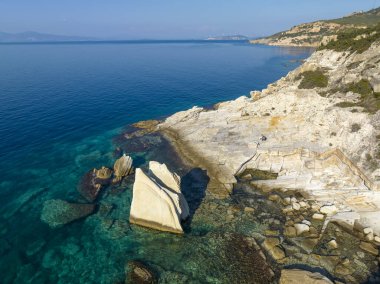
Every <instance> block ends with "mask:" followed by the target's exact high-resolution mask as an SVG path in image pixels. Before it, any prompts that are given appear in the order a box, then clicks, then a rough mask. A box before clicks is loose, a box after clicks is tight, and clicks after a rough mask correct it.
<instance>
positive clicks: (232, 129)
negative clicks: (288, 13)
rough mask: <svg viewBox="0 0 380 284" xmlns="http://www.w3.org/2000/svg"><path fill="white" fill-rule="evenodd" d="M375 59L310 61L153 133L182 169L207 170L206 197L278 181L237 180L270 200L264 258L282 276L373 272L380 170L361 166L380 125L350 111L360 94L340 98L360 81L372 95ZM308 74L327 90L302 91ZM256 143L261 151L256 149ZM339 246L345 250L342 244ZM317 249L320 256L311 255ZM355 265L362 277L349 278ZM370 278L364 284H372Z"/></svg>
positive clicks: (373, 117)
mask: <svg viewBox="0 0 380 284" xmlns="http://www.w3.org/2000/svg"><path fill="white" fill-rule="evenodd" d="M379 51H380V46H379V45H378V44H373V45H372V47H371V48H370V49H369V50H368V51H366V52H364V53H362V54H359V53H357V54H356V53H350V52H345V53H343V52H334V51H329V50H328V51H319V52H316V53H314V54H313V55H312V56H311V57H310V58H309V59H308V60H307V61H306V62H305V64H303V65H302V66H301V67H299V68H298V69H296V70H295V71H293V72H291V73H290V74H289V75H288V76H286V77H284V78H282V79H280V80H279V81H278V82H276V83H274V84H271V85H269V86H268V88H267V89H265V90H263V91H261V92H252V93H251V95H252V98H245V97H242V98H239V99H237V100H235V101H231V102H224V103H219V104H217V105H216V106H215V107H214V109H213V110H205V109H202V108H198V107H194V108H192V109H190V110H188V111H183V112H179V113H176V114H174V115H173V116H171V117H169V118H167V119H166V120H164V121H163V122H161V123H160V124H158V125H157V128H156V129H155V130H157V131H159V132H160V133H162V134H163V135H164V136H165V137H166V138H167V139H169V141H170V142H171V144H172V145H173V146H174V148H175V149H176V151H177V152H178V154H179V155H180V156H181V158H183V159H184V161H185V162H186V163H189V164H192V165H194V166H198V167H201V168H204V169H206V170H207V174H208V175H209V177H210V183H209V185H208V187H207V193H206V194H210V195H212V196H214V197H218V198H226V197H227V196H230V195H231V194H232V193H233V188H234V185H236V184H237V178H238V176H240V177H241V175H240V174H242V172H244V170H247V169H252V170H260V171H263V172H266V173H276V174H277V175H278V177H277V178H275V179H270V180H265V179H264V180H263V179H260V177H259V178H257V177H256V176H255V175H254V174H253V175H250V174H249V173H248V174H247V175H246V176H245V177H243V178H246V179H247V180H248V181H249V182H248V183H249V184H250V186H251V187H252V188H255V190H260V191H263V192H272V191H274V192H275V193H274V194H271V195H269V196H268V200H269V201H273V202H276V203H278V205H279V206H281V207H282V210H283V213H284V214H285V215H286V222H285V224H284V227H283V235H282V234H280V236H279V235H276V234H275V237H274V238H273V239H269V240H268V239H266V241H264V243H265V244H264V248H265V249H266V250H267V252H268V254H269V255H270V256H271V257H272V258H273V259H275V260H276V261H279V262H280V263H282V264H284V266H286V265H292V264H294V263H297V262H300V263H304V264H305V263H308V264H309V265H311V266H313V267H320V268H323V269H326V270H327V271H328V272H329V273H330V274H331V275H334V277H335V280H337V279H343V280H344V281H345V282H346V283H358V282H364V281H366V280H367V277H368V278H369V277H370V273H369V272H370V271H372V272H376V271H377V269H378V268H377V267H378V263H379V258H378V256H379V251H378V248H379V245H380V242H379V241H380V224H379V223H378V220H380V218H379V217H380V203H379V200H380V193H379V191H378V188H379V182H378V180H379V179H378V172H379V168H378V166H372V167H371V166H370V165H369V156H371V160H372V165H373V164H374V163H375V164H376V165H378V164H377V159H378V158H377V156H376V154H374V153H375V152H376V151H378V149H377V143H376V142H375V140H376V139H377V138H376V137H379V134H378V133H379V132H378V131H379V129H380V127H379V126H380V125H379V119H378V113H377V112H373V111H368V110H366V109H365V107H364V106H363V105H362V104H360V103H358V101H360V94H358V93H355V92H352V91H351V92H348V93H347V91H344V88H343V87H342V85H350V84H351V85H353V84H355V83H356V82H358V81H360V80H362V81H363V80H365V81H367V82H369V84H371V88H372V90H377V85H376V82H377V80H378V78H379V76H380V70H379V68H378V65H375V64H374V62H379V60H380V56H379V54H380V52H379ZM354 65H355V66H354ZM369 69H370V70H371V71H369ZM316 70H323V72H324V73H325V74H326V77H327V78H328V84H327V85H326V86H320V87H315V88H305V89H303V88H300V87H299V85H300V82H301V81H302V78H303V77H302V76H303V74H305V72H309V71H311V72H313V71H316ZM373 92H374V91H373ZM346 93H347V94H346ZM359 93H360V92H359ZM343 103H347V104H349V105H350V107H348V108H347V107H341V106H340V105H342V104H343ZM356 125H359V127H358V129H356V128H355V127H356ZM262 134H264V135H265V137H268V140H269V141H265V142H264V141H260V136H261V135H262ZM375 159H376V160H375ZM284 194H285V195H287V197H284V198H283V197H281V195H284ZM289 194H293V195H292V196H291V197H289ZM294 195H299V198H298V199H297V198H296V197H295V196H294ZM315 224H316V225H315ZM331 226H332V227H334V229H331V228H330V227H331ZM329 228H330V229H329ZM331 230H333V232H331ZM342 235H344V236H345V237H344V238H342ZM326 236H328V237H326ZM283 238H285V239H290V240H292V241H291V242H292V243H293V244H294V243H296V244H297V245H295V247H297V246H298V247H300V248H302V249H303V251H304V252H305V251H306V252H307V253H306V254H305V255H306V257H303V256H302V257H301V258H300V259H297V257H295V258H293V257H292V256H291V255H292V253H289V251H288V250H286V249H284V248H283V247H282V240H283ZM293 238H294V240H297V241H294V240H293ZM299 239H300V241H299ZM338 239H340V240H338ZM347 239H351V243H349V244H345V241H344V240H347ZM268 242H269V243H268ZM316 247H319V248H318V250H319V252H320V253H321V252H323V253H322V254H317V253H315V252H314V253H313V251H314V249H315V248H316ZM290 250H291V249H290ZM338 252H339V253H338ZM347 252H349V253H348V254H347ZM352 253H355V254H356V255H357V257H354V262H352V261H351V260H352V259H351V254H352ZM363 255H364V257H363ZM333 258H335V259H334V260H332V259H333ZM284 259H285V260H284ZM363 259H365V261H363ZM281 260H283V261H281ZM359 263H360V266H361V267H367V270H366V269H364V270H362V271H361V272H358V271H357V270H356V271H355V267H356V266H357V265H359ZM365 270H366V271H367V272H365ZM355 273H356V275H354V274H355ZM353 275H354V276H353ZM374 275H375V276H373V277H372V278H371V280H372V281H375V280H374V279H377V280H376V281H379V278H378V276H376V274H374ZM376 281H375V282H376ZM284 283H285V282H284ZM336 283H338V282H336Z"/></svg>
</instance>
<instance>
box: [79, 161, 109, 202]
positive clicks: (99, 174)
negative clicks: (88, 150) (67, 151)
mask: <svg viewBox="0 0 380 284" xmlns="http://www.w3.org/2000/svg"><path fill="white" fill-rule="evenodd" d="M111 176H112V170H111V169H108V168H105V167H102V168H101V169H100V170H96V169H93V170H91V171H89V172H87V173H86V174H85V175H84V176H83V177H82V180H81V182H80V184H79V186H78V191H79V193H80V194H81V195H82V196H83V197H84V198H86V200H87V201H89V202H94V201H95V199H96V198H97V197H98V195H99V192H100V190H101V188H102V186H105V185H109V184H110V182H111Z"/></svg>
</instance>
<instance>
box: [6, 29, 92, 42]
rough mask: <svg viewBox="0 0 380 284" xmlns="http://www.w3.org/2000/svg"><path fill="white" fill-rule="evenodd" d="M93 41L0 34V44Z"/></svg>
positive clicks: (30, 34) (61, 36) (49, 35)
mask: <svg viewBox="0 0 380 284" xmlns="http://www.w3.org/2000/svg"><path fill="white" fill-rule="evenodd" d="M86 40H94V39H92V38H87V37H78V36H63V35H54V34H44V33H38V32H31V31H30V32H22V33H5V32H0V43H12V42H65V41H66V42H67V41H86Z"/></svg>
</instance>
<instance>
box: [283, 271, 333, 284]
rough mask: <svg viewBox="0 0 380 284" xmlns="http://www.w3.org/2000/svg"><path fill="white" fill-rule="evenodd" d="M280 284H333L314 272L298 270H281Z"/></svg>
mask: <svg viewBox="0 0 380 284" xmlns="http://www.w3.org/2000/svg"><path fill="white" fill-rule="evenodd" d="M279 283H280V284H299V283H305V284H306V283H307V284H333V282H332V281H330V280H329V279H328V278H327V277H325V276H323V275H322V274H319V273H316V272H314V273H313V272H310V271H306V270H300V269H283V270H282V271H281V278H280V282H279Z"/></svg>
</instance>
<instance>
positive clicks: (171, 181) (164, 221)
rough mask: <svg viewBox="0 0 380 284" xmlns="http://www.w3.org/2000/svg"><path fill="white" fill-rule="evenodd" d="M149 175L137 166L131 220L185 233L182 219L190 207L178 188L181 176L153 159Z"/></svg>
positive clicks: (144, 224) (164, 229) (133, 222)
mask: <svg viewBox="0 0 380 284" xmlns="http://www.w3.org/2000/svg"><path fill="white" fill-rule="evenodd" d="M150 166H151V167H150V172H149V175H146V174H145V173H144V172H143V171H142V170H141V169H139V168H138V169H136V175H135V182H134V184H133V199H132V205H131V211H130V217H129V220H130V222H131V223H132V224H137V225H141V226H144V227H148V228H153V229H157V230H161V231H168V232H172V233H180V234H181V233H183V230H182V227H181V220H183V219H185V218H187V216H188V215H189V209H188V205H187V202H186V200H185V198H184V197H183V195H182V193H181V192H180V189H179V177H178V176H177V175H176V174H173V173H171V172H170V171H169V170H168V169H167V167H166V165H161V164H159V163H157V162H153V163H152V162H151V163H150Z"/></svg>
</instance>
